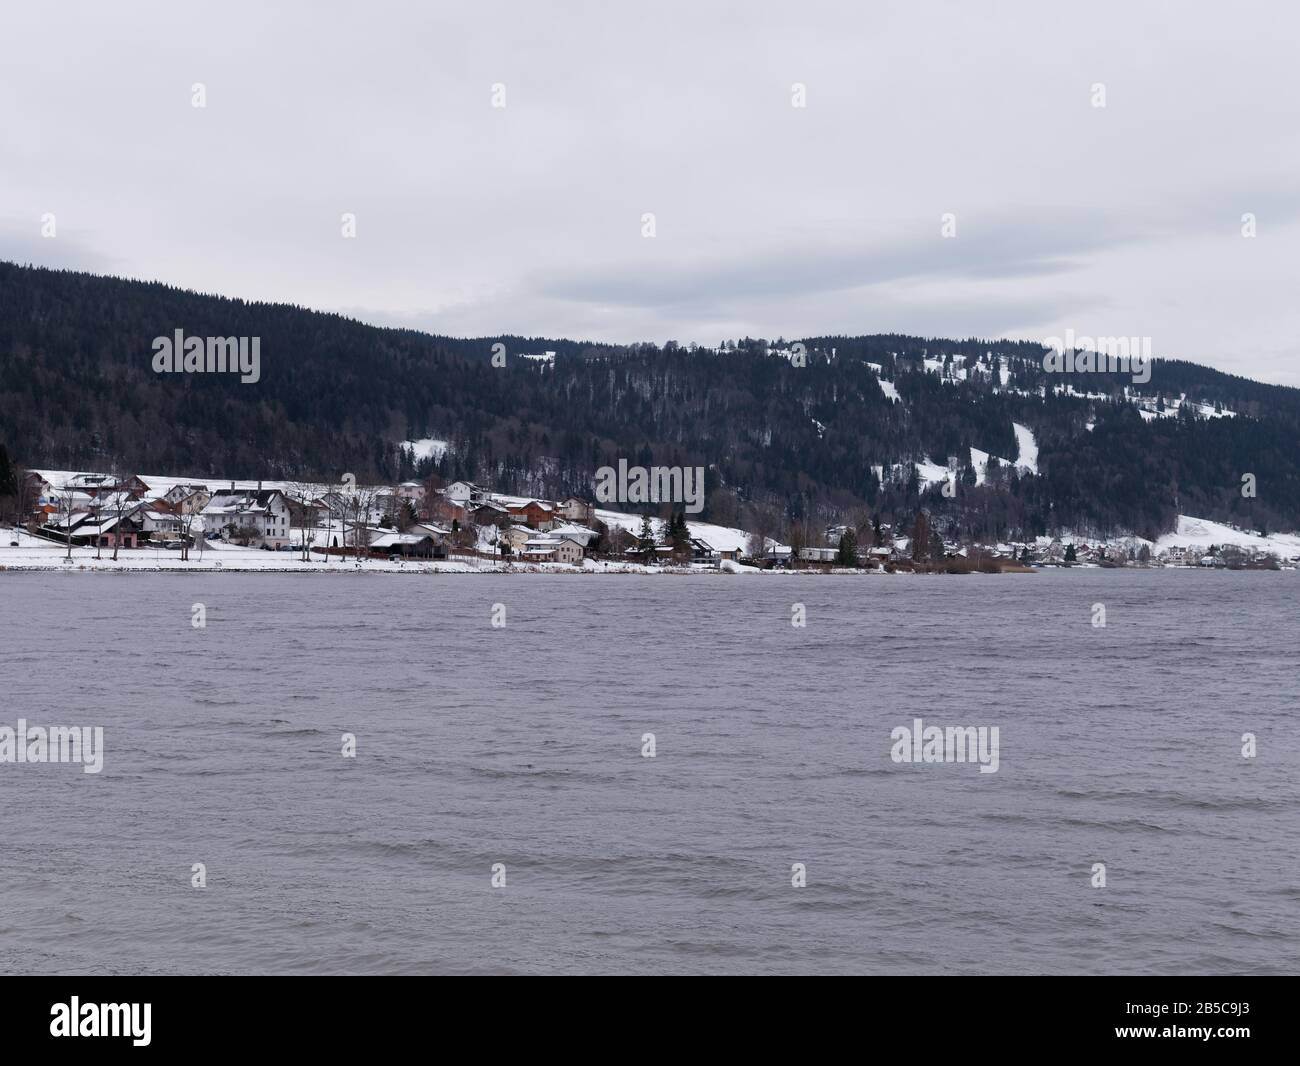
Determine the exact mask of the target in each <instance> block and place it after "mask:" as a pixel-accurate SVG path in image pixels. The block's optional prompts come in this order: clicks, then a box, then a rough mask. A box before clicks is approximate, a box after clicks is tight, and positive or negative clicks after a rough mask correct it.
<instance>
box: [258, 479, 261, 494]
mask: <svg viewBox="0 0 1300 1066" xmlns="http://www.w3.org/2000/svg"><path fill="white" fill-rule="evenodd" d="M257 491H258V492H261V491H262V479H261V478H258V479H257Z"/></svg>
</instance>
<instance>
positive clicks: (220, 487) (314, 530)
mask: <svg viewBox="0 0 1300 1066" xmlns="http://www.w3.org/2000/svg"><path fill="white" fill-rule="evenodd" d="M20 517H21V519H22V521H20V522H19V523H18V524H16V525H15V526H14V527H13V528H12V529H11V530H10V531H9V532H8V533H7V535H6V536H5V537H4V538H3V540H0V543H3V544H7V546H8V547H9V548H23V547H26V548H36V549H44V551H43V552H42V554H41V557H42V558H44V559H46V560H48V559H49V558H51V554H50V550H51V549H56V550H57V549H62V550H63V551H62V557H63V561H68V560H71V559H72V558H73V550H74V549H77V553H76V555H77V558H79V559H84V558H85V557H86V556H87V555H88V554H89V553H90V552H93V556H94V558H95V559H96V560H103V558H104V553H105V552H107V553H108V558H109V559H110V560H112V561H115V562H116V561H118V560H119V558H130V557H132V555H133V554H139V553H140V552H141V551H142V550H148V551H149V554H150V555H151V556H152V559H153V562H154V563H155V564H156V565H162V561H163V560H167V559H174V560H176V561H177V562H178V563H182V564H190V563H193V562H195V561H196V560H198V561H202V560H203V559H204V558H205V557H206V558H208V559H213V560H215V562H214V565H216V566H222V565H224V562H223V561H222V560H224V561H226V562H229V563H231V564H238V562H239V560H240V558H241V557H242V559H243V560H244V561H245V562H246V561H247V560H248V558H249V555H250V554H251V552H273V553H285V554H281V555H277V556H275V557H273V559H274V560H275V561H278V562H280V563H282V564H283V565H282V567H281V568H282V569H293V568H295V567H294V565H293V564H294V562H295V561H297V562H300V563H304V562H317V563H325V564H329V563H335V562H337V563H345V562H348V563H351V564H353V565H354V566H360V565H362V564H365V563H371V562H380V563H387V564H396V565H398V566H405V564H407V563H411V564H427V565H431V566H434V567H442V568H455V569H467V568H468V569H538V570H549V569H559V570H574V569H579V570H581V569H586V570H609V569H614V570H622V571H627V570H634V571H644V570H648V569H654V570H670V569H671V570H678V571H679V570H714V571H719V570H720V571H727V572H739V571H741V570H746V571H749V570H753V571H760V570H771V571H793V570H801V571H813V572H816V571H832V570H833V571H836V572H842V571H846V570H866V571H873V572H885V573H895V572H908V571H926V572H944V573H969V572H984V573H997V572H1005V571H1019V572H1028V571H1032V570H1033V569H1035V568H1041V567H1072V566H1084V567H1106V568H1113V567H1126V568H1132V567H1197V568H1203V569H1229V570H1242V569H1278V568H1293V567H1296V566H1297V565H1300V537H1296V536H1294V535H1274V536H1272V537H1269V538H1264V537H1262V536H1261V535H1259V534H1254V533H1249V532H1246V531H1238V530H1234V529H1232V528H1231V527H1227V526H1222V525H1219V524H1216V523H1208V522H1202V521H1200V520H1196V519H1187V518H1180V525H1179V529H1178V530H1175V531H1174V532H1173V533H1171V534H1168V535H1166V536H1165V537H1163V538H1161V540H1160V541H1156V542H1152V541H1146V540H1142V539H1141V538H1137V537H1124V538H1119V539H1113V540H1109V541H1106V540H1098V539H1088V538H1069V537H1060V536H1053V537H1047V536H1043V537H1037V538H1035V539H1034V540H1032V541H1028V542H1011V543H998V544H987V545H985V544H974V543H958V542H956V541H954V540H950V539H946V538H944V537H941V536H939V534H938V533H937V532H934V531H931V530H930V529H929V526H928V521H927V519H926V518H925V516H924V513H923V512H922V513H918V516H917V519H916V522H915V523H913V525H912V526H911V527H910V528H907V529H899V530H894V529H892V528H891V527H890V526H889V525H888V524H885V523H881V522H879V521H876V522H875V523H874V524H871V523H864V524H863V525H860V526H858V527H853V526H846V525H837V526H831V527H828V528H826V529H824V530H818V531H817V532H816V533H810V532H809V531H808V530H807V529H806V528H804V529H800V530H793V529H792V530H789V531H787V539H788V540H789V541H791V543H782V542H781V541H780V540H778V539H776V538H774V537H771V536H759V535H757V534H754V533H748V532H746V531H745V530H743V529H737V528H729V527H722V526H716V525H710V524H708V523H701V522H695V521H688V520H687V518H686V516H685V515H684V514H679V513H674V512H673V511H672V509H671V508H670V507H667V506H665V516H664V517H655V516H650V515H641V514H636V513H624V512H618V511H609V510H604V509H600V508H598V507H597V506H596V504H595V503H593V502H592V501H591V500H589V499H585V498H583V497H580V496H578V495H570V496H567V497H566V498H564V499H559V500H544V499H535V498H528V497H518V496H508V495H503V494H499V493H495V492H492V491H490V490H489V489H486V488H483V487H481V486H479V485H475V484H472V483H470V482H467V481H453V482H451V483H450V484H447V485H442V484H439V483H437V479H436V478H431V479H429V480H427V481H425V482H419V481H405V482H402V483H400V484H398V485H393V486H359V485H357V484H355V482H354V481H352V480H351V479H348V480H346V482H345V483H343V484H338V485H333V486H327V485H319V484H308V483H296V482H261V481H258V482H247V481H245V482H239V481H226V482H220V483H215V484H214V483H212V482H210V481H209V482H203V481H198V480H195V479H180V478H168V477H153V476H148V477H146V476H142V475H137V474H130V475H113V474H107V473H84V472H83V473H74V472H66V471H49V470H45V471H41V470H31V471H27V472H26V473H25V474H24V475H23V478H22V483H21V500H20ZM1180 534H1181V535H1180ZM122 553H125V555H123V554H122ZM55 554H58V553H57V551H56V552H55ZM0 558H4V557H0ZM262 561H264V562H266V563H270V562H271V561H272V559H271V558H267V559H265V560H259V562H262ZM8 562H10V560H5V561H4V562H0V565H6V563H8ZM18 562H19V560H12V563H18ZM258 568H265V566H259V567H258Z"/></svg>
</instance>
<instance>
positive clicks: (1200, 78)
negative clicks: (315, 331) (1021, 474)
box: [0, 0, 1300, 385]
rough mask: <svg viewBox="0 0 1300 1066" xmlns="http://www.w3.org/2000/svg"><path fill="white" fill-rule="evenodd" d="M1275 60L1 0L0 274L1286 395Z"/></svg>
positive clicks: (469, 14)
mask: <svg viewBox="0 0 1300 1066" xmlns="http://www.w3.org/2000/svg"><path fill="white" fill-rule="evenodd" d="M1298 36H1300V12H1297V11H1296V10H1295V9H1293V8H1290V7H1289V6H1287V5H1283V4H1281V3H1273V4H1259V5H1258V6H1254V5H1251V4H1242V3H1237V2H1234V3H1233V4H1224V3H1221V2H1215V3H1155V2H1151V3H1142V2H1140V0H1128V2H1125V3H1115V4H1110V3H1095V2H1089V3H1086V4H1070V5H1065V4H1060V3H1042V2H1041V0H1040V2H1034V3H994V2H985V3H978V2H966V3H954V4H946V3H859V2H849V0H842V2H840V3H833V4H832V3H826V4H819V3H809V2H807V0H781V2H779V3H763V4H759V3H734V4H722V3H709V2H707V0H690V2H688V3H682V4H675V3H674V4H669V3H654V2H646V3H638V4H630V3H629V4H619V3H609V2H603V3H589V4H579V3H548V2H545V0H529V2H518V0H491V2H483V3H468V2H460V3H455V4H436V3H396V2H393V3H384V2H376V0H368V2H366V3H364V4H363V3H358V4H356V5H345V4H331V3H311V4H307V3H301V4H295V3H279V4H275V3H267V4H262V3H258V4H253V3H247V4H246V3H232V2H223V3H205V4H198V3H180V2H177V0H171V2H168V3H157V4H153V3H139V2H129V0H128V2H123V3H114V4H104V3H85V4H69V3H60V4H57V5H54V4H47V5H38V4H25V5H19V4H11V3H6V4H5V5H4V6H3V8H0V129H2V130H3V131H4V132H3V136H2V138H0V257H3V258H5V259H12V260H17V261H20V262H34V263H38V264H44V265H51V266H69V267H76V268H82V269H88V270H93V271H97V272H103V273H112V274H119V275H128V276H133V277H142V278H150V279H159V280H162V281H166V282H169V283H172V284H176V285H182V286H186V287H189V288H195V289H200V290H203V291H208V292H219V293H223V294H227V295H233V296H242V297H246V298H251V299H263V300H275V301H289V302H293V303H298V304H303V305H306V306H309V307H313V308H319V309H326V310H337V311H342V312H345V313H348V314H351V315H354V316H356V317H359V318H361V319H363V320H366V321H370V322H376V323H382V324H401V325H409V326H413V327H417V328H422V329H427V330H430V331H433V332H439V333H448V334H453V335H458V336H465V335H469V336H474V335H484V334H496V333H504V332H511V333H522V334H531V335H545V336H565V337H573V338H579V339H581V338H592V339H601V340H610V341H637V340H653V341H657V342H660V343H662V342H663V341H666V340H669V339H673V340H677V341H679V342H681V343H687V342H690V341H697V342H699V343H702V344H709V345H713V344H717V343H718V342H719V341H721V340H722V339H724V338H731V337H739V336H743V335H746V334H747V335H750V336H765V337H770V338H772V337H776V336H778V335H784V336H786V337H795V336H807V335H814V334H823V333H878V332H895V331H896V332H907V333H915V334H922V335H939V336H954V337H967V336H981V337H990V336H1010V337H1023V338H1036V339H1041V338H1043V337H1045V336H1049V335H1053V334H1055V335H1063V334H1064V332H1065V330H1066V329H1067V328H1072V329H1074V330H1075V332H1076V333H1078V334H1087V335H1129V336H1149V337H1151V339H1152V348H1153V351H1154V353H1155V354H1156V355H1162V356H1169V357H1182V358H1188V359H1192V360H1195V361H1197V362H1203V363H1208V364H1210V365H1213V366H1216V367H1220V368H1222V369H1225V370H1229V371H1233V372H1236V373H1242V374H1247V375H1249V376H1252V377H1256V378H1261V379H1264V380H1268V381H1276V382H1282V383H1286V384H1293V385H1300V341H1298V340H1297V338H1300V298H1298V292H1297V266H1298V265H1300V181H1298V180H1297V175H1298V174H1300V63H1297V60H1296V57H1295V42H1296V39H1297V37H1298ZM195 83H202V85H203V87H204V91H205V92H206V105H207V106H206V107H203V108H196V107H194V106H192V98H193V92H192V86H193V85H194V84H195ZM795 83H802V84H803V85H804V86H806V105H807V106H806V107H803V108H796V107H793V106H792V86H793V85H794V84H795ZM1096 83H1102V84H1103V85H1104V87H1105V103H1106V106H1105V107H1104V108H1099V107H1094V106H1093V102H1094V89H1093V86H1094V85H1095V84H1096ZM498 84H503V85H504V86H505V104H506V106H505V107H504V108H494V107H493V106H492V94H493V86H494V85H498ZM344 212H351V213H354V214H355V216H356V237H355V239H345V238H344V237H342V236H341V216H342V214H343V213H344ZM647 212H650V213H653V214H654V216H655V236H654V237H653V238H647V237H644V236H642V230H643V226H642V216H643V215H644V214H645V213H647ZM1247 212H1250V213H1253V214H1254V215H1255V216H1256V218H1257V227H1258V229H1257V232H1258V236H1257V237H1255V238H1253V239H1248V238H1244V237H1243V236H1242V216H1243V215H1244V214H1246V213H1247ZM46 213H53V214H54V216H55V220H56V227H57V236H55V237H54V238H46V237H42V235H41V219H42V216H43V215H45V214H46ZM945 213H952V214H954V215H955V216H956V233H957V235H956V237H955V238H952V239H945V238H944V237H942V236H941V225H942V216H943V215H944V214H945ZM0 313H3V308H0Z"/></svg>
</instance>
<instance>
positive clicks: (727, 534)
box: [596, 508, 784, 552]
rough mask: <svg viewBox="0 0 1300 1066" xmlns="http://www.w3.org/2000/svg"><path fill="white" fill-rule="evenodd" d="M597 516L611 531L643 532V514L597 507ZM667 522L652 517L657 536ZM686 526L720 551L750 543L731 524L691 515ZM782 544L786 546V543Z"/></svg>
mask: <svg viewBox="0 0 1300 1066" xmlns="http://www.w3.org/2000/svg"><path fill="white" fill-rule="evenodd" d="M596 518H597V519H598V520H599V521H601V522H604V523H605V525H606V526H608V527H609V529H610V530H611V531H612V530H613V529H614V528H615V527H616V526H619V527H622V528H623V529H626V530H627V531H628V532H629V533H631V534H632V536H634V537H635V536H638V535H639V534H640V533H641V516H640V515H639V514H627V513H625V512H623V511H606V510H602V509H600V508H597V509H596ZM665 524H666V523H665V522H664V521H663V519H661V518H652V519H650V527H651V528H652V529H653V530H654V531H655V535H656V536H658V535H659V533H660V532H661V531H662V530H663V528H664V526H665ZM686 528H687V529H689V530H690V531H691V536H692V537H699V538H700V540H703V541H706V542H707V543H708V544H709V545H710V546H712V547H713V548H714V549H715V550H717V551H720V552H730V551H746V550H747V546H748V544H749V534H748V533H746V532H745V531H744V530H743V529H735V528H733V527H731V526H715V525H713V524H712V523H710V522H696V521H694V520H693V519H692V518H691V517H690V516H689V515H688V516H687V518H686ZM773 543H775V542H773ZM780 546H781V547H784V545H780Z"/></svg>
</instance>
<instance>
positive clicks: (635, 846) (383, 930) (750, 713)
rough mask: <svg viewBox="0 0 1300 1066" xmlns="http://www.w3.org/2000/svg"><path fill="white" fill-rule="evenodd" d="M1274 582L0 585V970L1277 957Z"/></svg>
mask: <svg viewBox="0 0 1300 1066" xmlns="http://www.w3.org/2000/svg"><path fill="white" fill-rule="evenodd" d="M1298 592H1300V574H1297V573H1295V572H1282V573H1222V572H1219V573H1206V572H1195V571H1112V570H1083V571H1080V570H1075V571H1069V572H1046V573H1040V574H1036V575H1017V576H1012V575H1003V576H996V577H990V576H979V575H975V576H961V577H957V576H944V577H905V576H898V577H883V576H881V577H824V576H817V577H808V576H795V577H776V576H771V577H757V578H756V577H727V576H710V577H636V576H592V577H584V576H528V575H521V576H490V575H469V576H453V575H440V576H380V575H358V574H338V575H332V576H306V575H303V576H294V575H269V574H268V575H261V574H248V575H239V574H212V575H166V574H156V575H154V574H131V575H93V574H80V573H79V574H62V573H51V574H15V573H10V574H0V634H3V636H2V641H3V643H2V645H0V655H2V656H3V658H2V659H0V662H2V663H3V666H2V668H0V707H2V708H3V712H2V713H0V724H7V725H9V726H11V727H12V726H15V725H16V723H17V720H18V718H20V717H23V718H26V719H27V720H28V722H29V724H33V725H35V724H43V725H50V724H58V725H91V726H94V725H102V726H103V728H104V745H105V755H104V768H103V771H102V772H101V773H99V774H85V773H83V772H82V770H81V769H80V768H79V767H77V766H73V765H47V764H38V765H30V764H27V765H19V764H0V816H2V817H3V823H2V824H3V843H2V847H0V971H3V972H7V973H13V972H17V973H32V972H39V973H91V974H110V973H173V972H179V973H210V972H216V973H268V972H269V973H282V972H288V973H409V972H433V973H443V972H452V973H536V972H564V973H591V972H597V973H634V972H635V973H661V972H667V973H724V972H744V973H749V972H758V973H788V972H797V973H832V972H862V973H1056V972H1069V973H1075V972H1082V973H1257V974H1263V973H1296V972H1300V728H1298V726H1297V721H1298V718H1297V715H1298V707H1300V621H1298V618H1297V603H1298V602H1300V596H1298ZM198 602H201V603H203V604H205V606H206V609H207V626H206V628H203V629H196V628H194V627H193V626H192V625H191V607H192V605H193V604H194V603H198ZM796 602H799V603H803V604H804V605H805V608H806V612H807V626H806V627H805V628H795V627H793V626H792V625H791V624H790V620H791V605H792V604H793V603H796ZM497 603H500V604H504V605H505V609H506V625H505V626H504V627H503V628H493V627H492V625H491V624H490V623H491V617H492V611H493V605H494V604H497ZM1094 603H1102V604H1104V605H1105V608H1106V612H1107V618H1106V621H1107V625H1106V627H1105V628H1094V627H1093V626H1092V625H1091V618H1092V611H1093V604H1094ZM916 717H919V718H922V719H924V720H925V722H926V723H927V724H936V725H976V726H978V725H996V726H998V727H999V732H1000V767H999V769H998V771H997V772H996V773H990V774H981V773H979V772H978V771H977V768H976V767H975V766H973V765H970V764H938V765H935V764H922V765H902V764H896V763H894V762H893V761H892V760H891V758H890V750H891V747H892V744H891V740H890V731H891V730H892V729H893V728H894V727H896V726H909V725H910V724H911V722H912V719H913V718H916ZM648 732H649V733H654V734H655V742H656V756H655V757H654V758H644V757H642V754H641V752H642V735H643V734H644V733H648ZM1247 732H1250V733H1254V734H1255V735H1256V737H1257V738H1258V739H1257V743H1258V755H1257V756H1256V757H1255V758H1253V759H1249V758H1244V757H1243V756H1242V754H1241V749H1242V734H1243V733H1247ZM344 733H353V734H355V736H356V738H357V753H356V757H355V759H348V758H344V757H342V756H341V754H340V750H341V747H342V739H341V738H342V735H343V734H344ZM200 862H201V863H204V864H205V866H206V870H207V887H206V888H204V889H196V888H193V887H191V876H192V874H191V869H192V866H193V864H194V863H200ZM1098 862H1100V863H1104V864H1105V865H1106V887H1105V888H1094V887H1092V884H1091V881H1092V878H1093V873H1092V870H1093V864H1094V863H1098ZM496 863H502V864H504V866H505V871H506V883H505V887H504V888H495V887H493V885H492V867H493V865H494V864H496ZM794 863H804V864H805V865H806V870H807V886H806V887H803V888H796V887H793V886H792V884H791V877H792V875H791V868H792V864H794Z"/></svg>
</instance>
